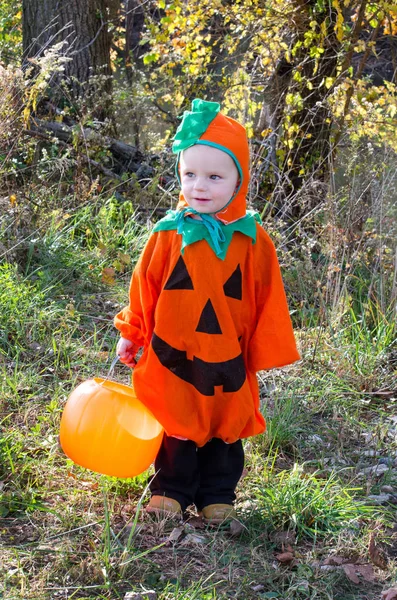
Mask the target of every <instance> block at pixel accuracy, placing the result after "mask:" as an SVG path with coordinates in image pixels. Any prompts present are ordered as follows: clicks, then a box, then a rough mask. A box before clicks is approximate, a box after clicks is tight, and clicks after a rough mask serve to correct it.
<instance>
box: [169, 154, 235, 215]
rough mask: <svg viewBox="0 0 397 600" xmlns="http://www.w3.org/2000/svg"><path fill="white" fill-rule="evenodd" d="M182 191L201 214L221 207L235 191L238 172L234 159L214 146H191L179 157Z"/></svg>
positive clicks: (215, 210) (216, 210)
mask: <svg viewBox="0 0 397 600" xmlns="http://www.w3.org/2000/svg"><path fill="white" fill-rule="evenodd" d="M180 176H181V183H182V193H183V195H184V197H185V200H186V202H187V203H188V204H189V206H191V207H192V208H194V209H195V210H197V211H198V212H200V213H216V212H218V211H219V210H221V209H222V208H223V207H224V206H226V204H227V203H228V202H229V200H230V199H231V198H232V196H233V194H234V193H235V191H236V188H237V183H238V171H237V167H236V165H235V164H234V161H233V159H232V158H231V157H230V156H229V155H228V154H226V152H222V150H218V148H212V146H201V145H196V146H191V147H190V148H187V150H184V151H183V152H182V155H181V159H180Z"/></svg>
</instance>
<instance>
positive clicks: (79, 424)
mask: <svg viewBox="0 0 397 600" xmlns="http://www.w3.org/2000/svg"><path fill="white" fill-rule="evenodd" d="M162 438H163V428H162V426H161V425H160V423H159V422H158V421H157V420H156V419H155V418H154V416H153V415H152V413H151V412H150V411H149V410H148V409H147V408H146V407H145V406H144V405H143V404H142V402H140V401H139V400H138V398H137V397H136V396H135V394H134V390H133V389H132V387H130V386H128V385H124V384H122V383H117V382H115V381H111V380H108V379H101V378H99V377H96V378H94V379H89V380H87V381H84V382H83V383H81V384H80V385H79V386H78V387H77V388H76V389H75V390H74V391H73V392H72V393H71V395H70V396H69V398H68V401H67V403H66V405H65V409H64V411H63V414H62V419H61V430H60V441H61V446H62V449H63V451H64V452H65V454H66V455H67V456H68V457H69V458H71V459H72V460H73V461H74V462H75V463H77V464H78V465H81V466H82V467H86V468H87V469H91V470H92V471H97V472H98V473H103V474H105V475H112V476H114V477H135V476H136V475H139V474H140V473H143V471H145V470H146V469H147V468H148V467H149V465H150V464H151V463H152V462H153V461H154V459H155V457H156V455H157V452H158V450H159V448H160V445H161V440H162Z"/></svg>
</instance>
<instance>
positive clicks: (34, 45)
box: [22, 0, 112, 119]
mask: <svg viewBox="0 0 397 600" xmlns="http://www.w3.org/2000/svg"><path fill="white" fill-rule="evenodd" d="M108 2H109V0H67V2H60V1H59V0H23V5H22V10H23V13H22V14H23V16H22V28H23V60H24V64H25V65H26V64H27V62H26V61H27V59H34V60H37V59H39V58H40V57H42V56H43V55H44V53H45V51H46V50H48V49H50V48H52V47H53V46H54V45H55V44H58V43H59V42H64V44H63V46H62V48H61V50H60V52H61V53H62V54H63V55H65V56H67V57H69V58H70V59H71V60H70V61H69V62H66V63H65V65H64V71H63V72H61V73H59V72H58V73H55V74H54V75H53V77H52V79H51V83H50V86H51V92H52V99H53V101H54V100H59V99H60V97H61V96H62V93H61V87H60V83H61V82H63V81H64V82H66V83H67V88H68V92H67V93H68V94H71V97H72V100H73V99H76V98H79V99H80V101H81V99H82V98H83V97H84V100H85V101H87V100H88V102H85V104H87V103H88V104H89V105H90V108H91V110H92V111H93V113H94V116H96V117H97V118H100V119H103V118H105V117H108V116H109V115H110V110H111V102H110V92H111V89H112V85H111V69H110V42H111V38H110V34H109V31H108V8H109V6H108ZM28 64H29V63H28ZM94 76H97V77H96V79H93V77H94ZM93 96H95V104H94V103H93V102H92V98H93ZM89 100H91V102H89Z"/></svg>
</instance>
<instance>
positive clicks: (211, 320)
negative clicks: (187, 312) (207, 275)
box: [196, 300, 222, 333]
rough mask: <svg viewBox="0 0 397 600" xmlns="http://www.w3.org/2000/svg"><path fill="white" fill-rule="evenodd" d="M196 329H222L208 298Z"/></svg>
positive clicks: (211, 331)
mask: <svg viewBox="0 0 397 600" xmlns="http://www.w3.org/2000/svg"><path fill="white" fill-rule="evenodd" d="M196 331H199V332H200V333H222V329H221V326H220V325H219V321H218V318H217V316H216V313H215V310H214V307H213V306H212V302H211V300H208V301H207V304H206V305H205V306H204V308H203V312H202V313H201V317H200V321H199V323H198V325H197V327H196Z"/></svg>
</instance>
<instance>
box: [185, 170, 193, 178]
mask: <svg viewBox="0 0 397 600" xmlns="http://www.w3.org/2000/svg"><path fill="white" fill-rule="evenodd" d="M185 177H194V173H192V172H191V171H188V172H187V173H185Z"/></svg>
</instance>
